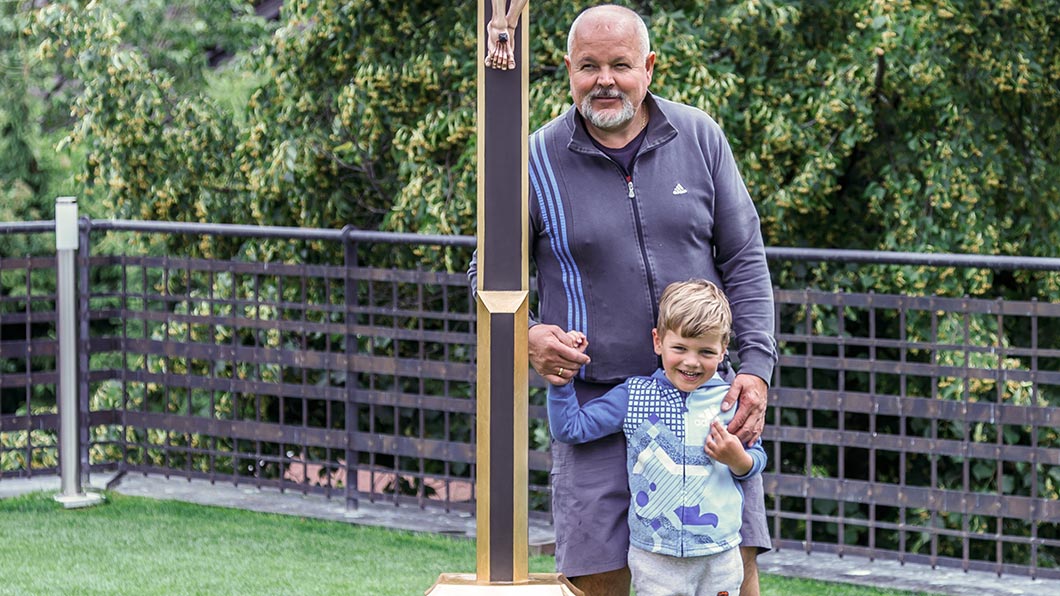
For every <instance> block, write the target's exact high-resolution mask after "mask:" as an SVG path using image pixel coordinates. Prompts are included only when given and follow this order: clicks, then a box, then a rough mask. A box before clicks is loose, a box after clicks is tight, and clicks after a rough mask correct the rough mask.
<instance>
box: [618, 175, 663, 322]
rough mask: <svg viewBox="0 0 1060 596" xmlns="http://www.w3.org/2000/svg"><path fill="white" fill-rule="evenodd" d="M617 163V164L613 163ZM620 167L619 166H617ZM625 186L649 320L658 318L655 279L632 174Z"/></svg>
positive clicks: (628, 176)
mask: <svg viewBox="0 0 1060 596" xmlns="http://www.w3.org/2000/svg"><path fill="white" fill-rule="evenodd" d="M615 165H618V164H615ZM619 169H621V168H619ZM626 188H627V189H629V193H628V194H629V200H630V202H631V204H632V205H633V222H634V224H635V225H636V227H637V245H638V246H639V247H640V258H641V260H642V261H643V262H644V273H645V277H646V278H647V279H646V281H647V283H648V295H649V296H651V313H652V317H651V320H653V321H654V320H655V319H657V318H659V308H658V306H656V304H655V296H656V293H655V279H654V275H653V274H652V270H651V265H650V264H649V261H648V247H647V245H646V244H645V242H644V227H643V224H641V221H640V209H639V208H638V207H637V201H636V200H635V199H636V197H637V195H636V193H634V192H633V175H632V174H626Z"/></svg>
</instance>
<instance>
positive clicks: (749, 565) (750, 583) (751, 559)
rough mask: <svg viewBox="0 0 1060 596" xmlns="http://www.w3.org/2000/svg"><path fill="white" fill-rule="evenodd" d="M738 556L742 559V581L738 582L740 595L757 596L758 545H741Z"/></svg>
mask: <svg viewBox="0 0 1060 596" xmlns="http://www.w3.org/2000/svg"><path fill="white" fill-rule="evenodd" d="M740 558H741V559H743V583H742V584H740V596H759V594H760V592H759V587H758V547H757V546H741V547H740Z"/></svg>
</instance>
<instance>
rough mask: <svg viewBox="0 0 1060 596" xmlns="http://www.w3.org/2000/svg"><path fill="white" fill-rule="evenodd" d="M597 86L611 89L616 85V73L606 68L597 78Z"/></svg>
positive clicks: (602, 69) (601, 70)
mask: <svg viewBox="0 0 1060 596" xmlns="http://www.w3.org/2000/svg"><path fill="white" fill-rule="evenodd" d="M596 84H597V85H600V86H601V87H611V86H614V84H615V77H614V73H612V72H611V69H610V68H607V67H606V66H605V67H603V68H601V69H600V74H598V75H597V76H596Z"/></svg>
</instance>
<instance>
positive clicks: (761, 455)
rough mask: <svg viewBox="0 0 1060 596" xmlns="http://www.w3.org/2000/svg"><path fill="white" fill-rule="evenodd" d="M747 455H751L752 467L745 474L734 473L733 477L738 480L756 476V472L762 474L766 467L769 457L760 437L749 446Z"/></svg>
mask: <svg viewBox="0 0 1060 596" xmlns="http://www.w3.org/2000/svg"><path fill="white" fill-rule="evenodd" d="M747 455H750V456H751V469H750V470H749V471H748V472H747V473H746V474H744V475H743V476H738V475H736V474H733V477H734V478H736V479H737V480H744V479H747V478H750V477H751V476H754V475H755V474H761V473H762V471H763V470H765V469H766V461H767V460H768V459H769V458H768V457H767V456H766V450H765V449H763V448H762V439H758V440H757V441H755V442H754V445H751V446H750V447H748V448H747Z"/></svg>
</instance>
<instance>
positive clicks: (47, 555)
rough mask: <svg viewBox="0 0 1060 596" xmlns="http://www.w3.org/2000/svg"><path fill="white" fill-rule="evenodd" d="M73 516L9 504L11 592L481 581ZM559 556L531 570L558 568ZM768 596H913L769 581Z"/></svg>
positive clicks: (5, 561) (111, 500)
mask: <svg viewBox="0 0 1060 596" xmlns="http://www.w3.org/2000/svg"><path fill="white" fill-rule="evenodd" d="M106 499H107V500H106V502H105V503H104V504H103V505H99V506H96V507H91V508H86V509H72V510H66V509H63V508H62V506H61V505H60V504H58V503H56V502H55V501H54V500H53V499H52V496H51V494H50V493H43V492H38V493H32V494H29V495H25V496H21V497H16V498H12V499H4V500H0V578H2V579H0V595H9V594H10V595H14V594H19V595H27V594H32V595H37V594H62V595H67V594H71V595H73V594H76V595H82V594H83V595H93V594H100V595H102V594H106V595H123V594H129V595H132V594H136V595H147V594H165V595H180V594H195V595H198V594H203V595H206V594H210V595H221V594H255V595H259V594H260V595H268V594H305V595H313V594H335V595H340V594H341V595H343V596H348V595H350V594H371V595H373V596H389V595H394V596H397V595H402V596H408V595H410V594H422V593H423V592H424V590H426V589H427V588H429V587H430V586H431V585H432V584H433V583H434V581H435V580H436V579H437V578H438V575H439V574H440V573H443V572H454V573H472V572H474V565H475V544H474V542H472V541H468V540H460V539H453V538H446V537H444V536H434V535H427V534H413V533H409V532H402V531H395V530H387V529H382V528H373V527H366V526H356V525H351V524H346V523H340V522H330V521H321V520H315V519H306V518H300V517H294V516H282V515H273V514H264V513H255V512H251V511H242V510H235V509H226V508H220V507H205V506H201V505H193V504H189V503H182V502H177V501H158V500H154V499H145V498H139V497H127V496H123V495H120V494H116V493H107V494H106ZM553 564H554V562H553V559H552V557H550V556H535V557H532V558H531V560H530V570H531V572H551V571H553ZM762 593H763V594H765V595H767V596H768V595H774V596H779V595H784V596H810V595H813V596H886V595H899V594H901V595H902V596H910V593H909V592H896V591H885V590H876V589H870V588H864V587H858V586H849V585H843V584H833V583H823V582H815V581H807V580H797V579H789V578H783V577H775V576H766V577H764V578H763V579H762Z"/></svg>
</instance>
